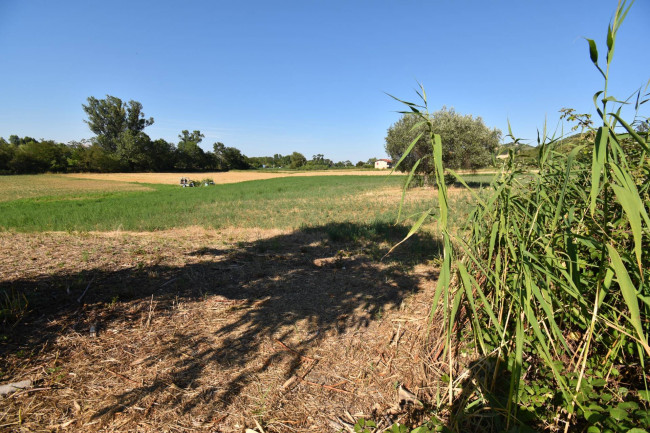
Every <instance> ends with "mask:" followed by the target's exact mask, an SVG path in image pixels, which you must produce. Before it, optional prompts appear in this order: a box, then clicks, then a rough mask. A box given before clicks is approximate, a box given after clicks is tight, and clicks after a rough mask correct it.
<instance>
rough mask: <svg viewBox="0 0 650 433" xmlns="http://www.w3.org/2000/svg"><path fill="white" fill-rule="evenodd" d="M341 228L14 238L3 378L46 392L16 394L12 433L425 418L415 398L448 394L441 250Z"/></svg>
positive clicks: (0, 256)
mask: <svg viewBox="0 0 650 433" xmlns="http://www.w3.org/2000/svg"><path fill="white" fill-rule="evenodd" d="M242 174H244V173H242ZM174 176H175V177H178V175H176V174H175V175H174ZM215 180H217V179H215ZM337 229H340V227H336V225H335V224H330V225H326V226H323V227H320V228H316V229H304V230H299V231H293V232H286V231H261V230H222V231H213V230H204V229H199V228H192V229H183V230H172V231H164V232H156V233H123V232H117V233H41V234H16V233H0V291H2V290H4V291H5V293H7V296H6V299H5V300H4V301H3V302H5V304H4V305H6V306H7V305H10V304H11V305H20V306H21V308H16V310H18V311H17V312H15V313H14V315H13V316H12V315H10V314H6V315H5V318H4V323H0V336H1V337H2V339H1V340H0V384H6V383H12V382H16V381H21V380H25V379H29V380H31V381H32V383H33V386H32V387H31V388H29V389H26V390H24V391H18V392H15V393H13V394H11V395H9V396H5V397H0V431H11V432H13V431H21V432H22V431H71V432H72V431H75V432H76V431H80V432H94V431H102V432H109V431H111V432H112V431H115V432H127V431H128V432H154V431H155V432H195V431H196V432H203V431H209V432H244V431H245V429H247V428H249V429H253V430H254V431H256V432H260V433H262V432H291V431H295V432H308V431H309V432H311V431H318V432H327V431H341V430H349V429H350V426H351V424H352V423H354V421H355V420H356V419H358V418H360V417H366V418H373V419H375V420H377V421H378V422H379V423H380V424H381V425H383V426H384V427H388V426H390V424H391V423H392V422H395V421H400V422H403V423H407V424H408V423H409V422H412V423H415V422H417V421H418V420H419V417H420V415H421V412H419V411H418V408H417V405H402V406H400V405H399V404H398V403H399V398H398V387H399V386H400V385H403V386H405V387H406V388H408V389H409V390H410V391H412V392H413V393H415V394H416V395H417V396H418V398H420V399H422V400H429V399H430V400H429V401H433V400H434V398H433V396H434V389H433V387H432V385H433V384H432V383H430V381H429V379H428V378H431V377H434V374H433V373H432V372H434V371H435V370H436V365H435V362H434V361H431V359H430V356H429V355H430V354H427V353H425V352H424V351H423V345H422V338H423V337H422V336H423V335H424V334H425V333H424V330H425V328H426V327H427V324H428V320H427V319H428V313H429V309H430V304H429V302H430V299H431V297H432V290H433V288H434V286H435V280H436V277H437V273H436V271H435V266H434V263H435V260H436V258H437V254H438V246H437V244H436V242H435V240H433V239H431V238H427V237H425V235H421V236H420V237H419V238H416V239H414V240H413V242H412V243H410V244H409V245H408V246H407V247H405V248H401V247H400V249H398V251H397V252H395V253H394V254H392V255H390V256H388V257H387V258H384V259H383V260H381V258H382V256H383V255H384V254H385V252H386V251H387V250H388V249H389V247H390V245H392V244H394V243H395V242H396V241H397V240H399V239H400V238H401V237H402V236H403V235H404V233H401V232H395V231H391V230H393V229H391V228H389V227H387V228H386V230H385V231H383V233H382V234H376V235H373V236H375V237H374V238H373V237H371V238H367V237H365V238H364V237H360V238H351V239H344V240H340V241H336V242H335V241H333V240H332V238H331V237H330V236H328V233H331V232H332V231H336V230H337ZM394 230H398V229H394ZM23 295H24V298H22V296H23ZM22 299H26V300H27V301H28V304H27V306H26V307H25V306H24V302H22V301H21V300H22ZM10 300H11V301H14V302H13V304H12V303H10V302H9V301H10ZM7 311H9V310H7ZM91 328H93V329H94V330H96V331H95V333H93V332H91V331H92V330H91ZM435 356H436V355H435V354H434V359H435Z"/></svg>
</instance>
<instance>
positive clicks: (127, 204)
mask: <svg viewBox="0 0 650 433" xmlns="http://www.w3.org/2000/svg"><path fill="white" fill-rule="evenodd" d="M488 177H489V176H485V175H478V176H476V179H473V178H472V177H470V181H475V182H477V183H478V182H485V181H486V180H487V178H488ZM402 182H403V178H401V177H384V176H312V177H292V178H277V179H267V180H258V181H249V182H241V183H234V184H223V185H215V186H211V187H202V188H179V187H178V186H172V185H160V184H134V183H126V182H110V181H97V180H92V181H91V180H78V179H71V178H64V177H61V176H56V175H37V176H11V177H9V176H6V177H0V189H1V190H2V191H4V192H3V193H2V194H0V229H2V230H12V231H18V232H33V231H72V230H78V231H93V230H97V231H112V230H126V231H154V230H164V229H170V228H179V227H188V226H201V227H205V228H220V227H241V228H252V227H256V228H262V229H269V228H277V229H297V228H300V227H309V226H316V225H320V224H323V223H328V222H345V221H354V222H356V223H373V222H394V221H395V219H396V217H397V210H398V207H399V201H400V198H401V186H402ZM435 196H436V193H435V190H433V189H414V190H411V191H410V192H409V194H408V195H407V199H406V201H405V205H404V209H403V212H402V215H403V216H406V217H409V216H412V215H414V214H416V213H417V212H421V211H422V210H425V209H428V208H429V207H431V206H434V205H435V203H434V202H433V200H435V199H434V197H435ZM454 199H455V202H456V204H457V207H458V208H459V209H458V210H459V211H460V212H461V214H463V215H464V214H466V213H467V209H468V205H469V204H470V203H469V201H468V197H467V195H466V194H457V196H456V197H454ZM462 220H463V218H462V217H459V218H457V219H456V222H457V224H458V225H461V223H462Z"/></svg>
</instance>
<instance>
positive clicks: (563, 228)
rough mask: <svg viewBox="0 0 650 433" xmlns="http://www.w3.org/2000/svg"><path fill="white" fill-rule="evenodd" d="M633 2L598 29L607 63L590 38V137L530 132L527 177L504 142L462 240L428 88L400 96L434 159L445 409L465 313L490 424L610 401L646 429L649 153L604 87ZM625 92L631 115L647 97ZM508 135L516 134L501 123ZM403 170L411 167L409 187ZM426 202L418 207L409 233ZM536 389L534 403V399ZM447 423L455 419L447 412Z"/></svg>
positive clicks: (593, 420) (453, 394) (598, 419)
mask: <svg viewBox="0 0 650 433" xmlns="http://www.w3.org/2000/svg"><path fill="white" fill-rule="evenodd" d="M630 6H631V4H630V5H627V4H626V2H622V3H619V4H618V7H617V9H616V12H615V14H614V17H613V19H612V21H611V22H610V24H609V26H608V29H607V39H606V40H607V42H606V44H607V51H606V62H605V67H604V69H603V68H602V67H601V66H600V63H599V58H598V49H597V45H596V43H595V42H594V41H593V40H591V39H587V42H588V45H589V53H590V58H591V61H592V62H593V63H594V65H595V66H596V68H597V69H598V71H599V72H600V74H601V75H602V77H603V80H604V84H603V90H601V91H599V92H597V93H596V94H595V95H594V97H593V101H594V105H595V107H596V111H597V113H598V115H599V116H600V119H601V121H602V126H600V127H598V128H597V130H595V131H594V132H595V135H594V136H595V138H594V139H593V143H590V144H581V145H577V146H575V147H574V148H573V149H572V150H571V151H570V152H568V153H567V152H564V151H559V149H558V143H559V142H560V139H561V137H558V138H556V137H550V138H549V137H547V132H546V130H544V131H543V133H542V134H541V138H539V139H538V141H539V142H538V149H539V153H538V166H539V171H538V172H537V173H527V175H526V177H525V179H526V180H525V181H522V176H521V174H522V171H521V170H520V169H519V167H518V164H517V159H516V156H515V153H514V152H513V151H512V150H511V151H510V155H509V159H508V160H507V162H506V163H505V166H504V167H503V169H502V170H501V172H500V173H499V174H497V175H496V176H495V178H494V180H493V182H492V184H491V192H492V193H491V195H490V196H489V198H487V199H482V198H481V197H479V196H478V195H475V200H476V202H477V206H476V208H475V209H474V211H473V212H472V214H471V216H470V224H469V225H468V233H463V235H462V236H455V235H454V234H453V233H451V232H450V231H449V229H448V221H447V218H448V212H449V207H448V197H447V189H446V186H445V182H444V175H445V169H444V167H443V164H442V158H441V155H442V146H443V144H442V143H441V140H440V136H439V135H437V134H436V133H435V131H434V130H433V129H432V128H431V122H430V121H429V114H428V108H427V99H426V93H425V92H424V89H423V88H422V86H420V87H421V92H418V95H419V97H420V99H421V100H422V103H420V104H414V103H411V102H406V101H402V100H399V99H398V100H399V101H400V102H402V103H403V104H405V105H406V106H407V108H408V111H409V112H412V113H415V114H416V115H418V116H420V118H421V124H422V123H423V124H425V125H427V126H428V134H429V135H430V142H431V143H432V146H433V148H432V153H431V155H430V156H429V157H432V158H433V159H434V161H435V179H436V184H437V187H438V214H439V216H438V227H439V230H440V232H441V235H442V238H443V245H444V256H443V262H442V267H441V270H440V279H439V281H438V285H437V289H436V291H435V295H434V299H433V301H432V302H433V309H432V315H433V314H435V315H436V317H439V318H440V319H441V320H442V322H443V324H444V331H445V332H444V335H445V361H446V364H447V365H446V370H447V375H448V376H449V381H448V383H449V385H448V388H447V392H446V394H447V397H448V402H449V405H450V407H451V406H452V404H454V402H455V399H457V398H458V390H459V389H461V387H462V384H461V383H460V380H456V376H457V373H458V370H459V368H460V367H461V366H460V364H459V362H458V360H457V359H455V358H454V356H455V355H454V354H455V353H456V352H457V350H456V348H455V347H454V345H455V344H458V343H459V340H458V339H456V338H454V335H455V330H454V323H457V322H458V323H462V320H464V319H467V320H468V322H469V323H470V330H467V331H466V332H467V334H466V335H469V337H470V338H471V340H472V342H471V344H470V345H472V346H474V347H476V352H477V356H478V357H479V359H492V360H494V362H493V363H491V364H490V365H491V366H492V369H491V371H490V373H491V374H490V375H488V376H487V377H484V378H483V379H482V380H483V385H482V387H481V392H478V393H476V394H475V395H477V397H475V400H481V399H482V400H483V401H481V402H479V403H480V404H479V406H480V407H481V408H482V409H486V408H488V407H489V409H491V410H492V411H494V412H496V413H502V414H505V415H504V418H505V420H504V423H505V425H500V427H498V429H505V430H509V429H512V428H515V429H516V428H519V427H521V426H522V425H524V424H536V425H539V426H542V425H545V426H546V428H548V429H550V430H557V429H559V428H560V427H561V426H563V427H564V429H565V431H566V430H568V429H569V428H570V426H574V425H576V424H578V425H581V426H588V425H592V426H593V427H594V428H600V427H601V426H602V427H607V426H610V427H611V425H618V424H612V422H610V421H611V419H610V418H611V417H614V418H615V419H614V421H616V422H618V421H621V419H622V418H621V417H622V415H621V413H620V412H616V410H622V411H623V412H624V413H625V417H626V418H625V419H627V420H630V423H631V424H630V425H635V422H637V421H638V422H640V421H639V419H640V418H638V417H642V416H645V417H646V418H645V419H646V422H647V424H648V426H647V427H649V428H650V421H649V420H648V417H647V409H648V408H647V407H646V415H643V413H641V415H638V414H637V412H638V404H637V402H641V403H642V404H645V405H646V406H647V402H646V403H644V398H643V396H645V397H646V400H647V396H648V387H647V378H646V375H645V371H646V368H647V360H648V358H649V357H650V345H649V344H648V335H649V334H650V320H648V317H649V316H648V313H649V312H650V282H649V281H650V280H649V278H650V272H649V270H648V269H650V267H649V266H648V265H649V264H650V218H649V217H648V208H650V196H649V189H650V161H649V157H648V152H649V150H650V149H649V142H648V135H647V133H646V134H645V135H644V134H642V133H639V132H638V131H636V130H635V129H634V128H633V127H632V126H631V124H630V123H628V122H626V121H625V120H624V119H623V116H622V111H623V107H624V106H626V105H630V101H620V100H618V99H616V98H615V97H613V96H610V95H609V94H608V84H609V80H610V77H609V70H610V65H611V62H612V58H613V54H614V50H615V44H616V38H617V33H618V31H619V29H620V26H621V24H622V23H623V21H624V19H625V17H626V16H627V14H628V12H629V10H630ZM646 91H647V86H646ZM636 96H637V97H636V102H635V103H634V107H635V119H636V116H637V115H638V110H639V108H640V107H641V106H642V104H643V103H645V102H647V101H648V99H645V100H644V98H647V96H648V94H645V95H644V94H643V91H642V90H639V91H638V92H637V94H636ZM396 99H397V98H396ZM509 135H510V136H511V137H512V139H513V140H514V141H515V143H517V142H519V140H518V139H516V138H515V137H514V135H513V134H512V131H511V130H510V127H509ZM419 138H420V137H418V138H416V140H415V141H414V142H413V143H412V144H411V145H410V146H409V147H408V148H407V151H406V153H405V155H404V156H403V157H402V158H401V159H400V161H399V162H398V163H397V165H399V163H401V161H402V160H403V159H404V157H405V156H406V154H408V152H410V150H411V149H412V148H413V146H414V144H415V142H417V140H418V139H419ZM449 171H450V172H452V171H451V170H449ZM452 173H453V172H452ZM412 176H413V171H412V172H411V173H410V174H409V177H408V178H407V183H408V182H409V181H410V180H411V178H412ZM457 178H458V180H459V181H461V182H463V180H462V178H461V177H460V176H457ZM405 191H406V188H405ZM433 211H434V209H429V210H428V211H425V212H424V213H422V214H421V216H420V218H419V219H418V220H417V221H416V223H415V224H414V225H413V228H412V230H411V232H410V233H409V235H408V236H407V238H408V237H409V236H411V235H412V234H413V233H415V232H416V231H417V230H418V229H419V227H420V226H421V225H422V223H423V222H424V221H425V219H426V218H427V217H428V216H429V215H430V214H432V213H433ZM456 257H457V258H456ZM474 365H483V364H480V363H475V364H474ZM630 366H638V368H637V369H636V370H634V369H632V368H630ZM619 367H620V368H624V369H628V370H629V371H630V372H631V371H634V373H629V374H628V375H627V379H626V381H627V382H628V383H627V387H626V388H623V387H622V386H620V384H618V383H617V382H616V381H615V380H613V378H614V374H615V373H617V372H619V369H620V368H619ZM508 376H509V378H510V379H509V386H508V387H507V388H508V389H507V395H506V398H505V401H504V400H499V399H495V398H489V397H485V396H486V395H487V396H489V395H490V394H494V393H497V392H498V391H497V389H498V388H499V386H498V385H499V382H500V380H501V378H503V377H508ZM603 380H605V385H603V384H602V381H603ZM540 385H543V386H540ZM598 386H607V387H608V389H609V390H611V391H612V392H613V393H614V395H615V397H616V399H617V401H620V402H625V401H626V399H627V400H629V399H632V400H634V402H633V403H634V405H637V409H634V407H635V406H634V405H632V406H629V407H630V408H631V409H629V410H628V411H627V412H626V410H627V409H625V410H624V409H620V408H619V407H618V406H617V407H608V406H607V404H604V406H605V407H603V402H602V400H601V399H600V397H599V396H598V392H596V391H595V390H594V387H598ZM630 388H631V389H630ZM541 394H544V396H545V397H546V399H545V401H541V402H540V400H539V399H531V395H532V396H535V397H539V395H541ZM465 403H466V406H465V408H461V409H462V410H460V411H458V412H457V413H465V414H467V412H468V410H467V409H468V408H469V406H472V405H474V406H475V405H476V401H475V402H473V403H471V404H469V403H467V401H465ZM605 403H607V402H605ZM625 408H628V406H625ZM608 409H610V410H609V412H608ZM634 410H637V412H634V413H632V412H633V411H634ZM628 412H629V413H628ZM603 413H605V415H603ZM607 413H609V415H607ZM594 414H596V415H598V416H595V415H594ZM635 414H637V415H638V417H637V418H635V416H637V415H635ZM601 415H602V416H601ZM608 416H609V417H610V418H608ZM608 423H609V424H608ZM610 424H611V425H610ZM619 424H620V423H619ZM449 425H450V426H451V427H453V428H455V429H459V428H460V427H459V424H457V423H456V421H454V420H453V419H452V420H450V424H449ZM620 425H625V424H620ZM612 428H614V427H612Z"/></svg>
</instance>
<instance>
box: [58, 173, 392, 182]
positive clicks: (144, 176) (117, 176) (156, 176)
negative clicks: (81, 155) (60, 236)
mask: <svg viewBox="0 0 650 433" xmlns="http://www.w3.org/2000/svg"><path fill="white" fill-rule="evenodd" d="M388 173H389V171H386V170H375V171H365V170H318V171H279V172H277V173H269V172H262V171H255V170H248V171H227V172H215V173H71V174H65V175H63V176H66V177H71V178H78V179H94V180H112V181H119V182H140V183H163V184H168V185H176V184H178V183H179V181H180V178H181V177H183V176H184V177H189V178H191V179H194V180H201V179H205V178H210V179H212V180H214V182H215V183H218V184H219V183H237V182H244V181H247V180H261V179H273V178H276V177H289V176H385V175H387V174H388ZM393 175H398V173H393Z"/></svg>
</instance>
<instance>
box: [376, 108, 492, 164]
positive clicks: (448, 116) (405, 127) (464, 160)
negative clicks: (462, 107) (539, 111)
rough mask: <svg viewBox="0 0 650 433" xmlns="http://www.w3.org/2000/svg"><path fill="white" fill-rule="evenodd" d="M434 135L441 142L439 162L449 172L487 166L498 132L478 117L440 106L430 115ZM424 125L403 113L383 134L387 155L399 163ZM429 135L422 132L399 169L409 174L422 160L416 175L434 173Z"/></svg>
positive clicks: (417, 119) (414, 117)
mask: <svg viewBox="0 0 650 433" xmlns="http://www.w3.org/2000/svg"><path fill="white" fill-rule="evenodd" d="M430 118H431V127H432V129H433V132H434V133H436V134H440V138H441V139H442V152H443V153H442V159H443V162H444V164H445V167H449V168H452V169H469V170H476V169H478V168H482V167H486V166H487V165H489V164H490V161H491V159H492V157H491V155H492V153H493V152H494V151H495V149H496V148H497V146H498V145H499V141H500V140H501V131H500V130H498V129H496V128H492V129H490V128H489V127H487V126H486V125H485V123H483V119H481V118H480V117H474V116H472V115H462V114H460V113H457V112H456V111H455V110H454V109H453V108H450V109H447V108H446V107H443V108H442V109H441V110H439V111H436V112H434V113H431V114H430ZM424 128H425V126H424V124H422V123H421V122H420V120H419V118H418V117H417V116H415V115H413V114H404V115H403V116H402V117H401V118H400V119H399V120H398V121H397V122H395V123H394V124H393V125H391V126H390V128H388V133H387V135H386V146H385V148H386V153H387V154H388V155H390V157H391V159H393V160H395V161H397V160H399V159H400V158H401V157H402V155H403V154H404V152H405V151H406V148H407V147H408V146H409V144H411V143H412V142H413V141H414V140H415V139H416V138H417V137H418V135H419V134H421V133H423V132H425V130H424ZM429 136H430V135H429V134H426V133H423V134H422V136H421V137H420V139H419V140H418V141H417V143H416V144H415V146H414V147H413V150H412V151H411V153H410V154H409V155H408V156H407V157H406V158H405V159H404V161H402V163H401V164H400V166H399V167H398V170H402V171H410V170H411V169H412V168H413V165H414V164H415V162H416V161H417V160H418V159H420V158H424V159H423V160H422V161H421V162H420V165H419V166H418V168H417V172H418V173H419V174H422V175H424V176H427V175H428V174H430V173H433V170H434V168H433V160H432V159H431V158H430V157H429V156H428V155H431V146H432V144H431V143H430V140H429V138H428V137H429Z"/></svg>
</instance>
